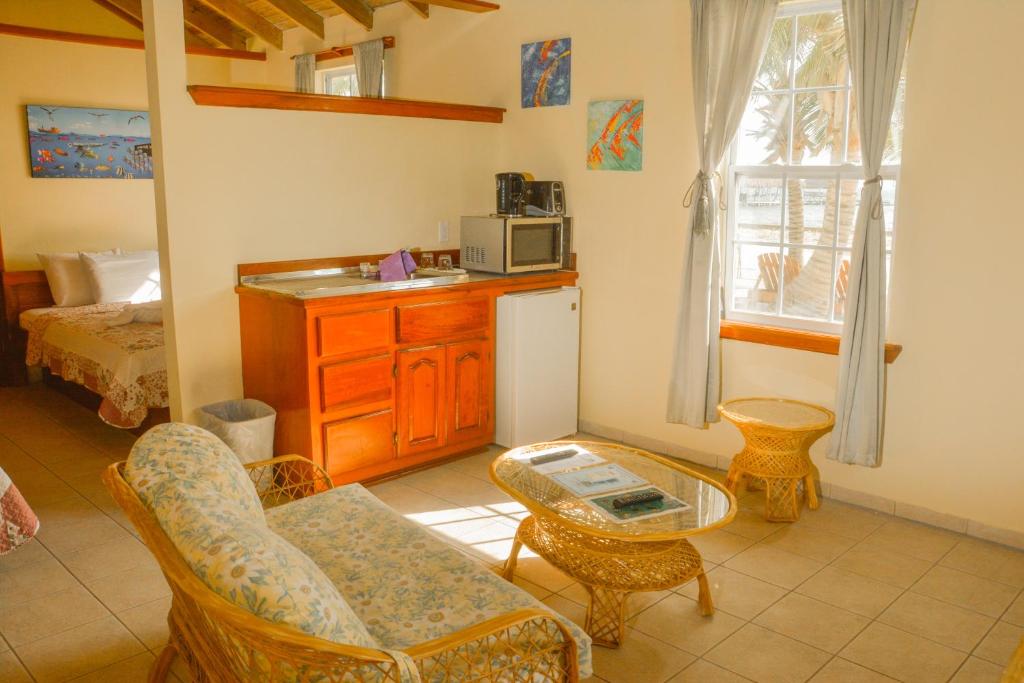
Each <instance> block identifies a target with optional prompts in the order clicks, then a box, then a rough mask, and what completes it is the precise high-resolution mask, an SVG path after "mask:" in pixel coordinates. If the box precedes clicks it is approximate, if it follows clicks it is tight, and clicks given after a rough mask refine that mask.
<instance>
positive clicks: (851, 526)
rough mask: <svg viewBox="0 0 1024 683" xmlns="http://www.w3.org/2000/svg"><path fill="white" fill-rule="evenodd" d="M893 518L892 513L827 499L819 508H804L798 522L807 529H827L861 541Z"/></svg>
mask: <svg viewBox="0 0 1024 683" xmlns="http://www.w3.org/2000/svg"><path fill="white" fill-rule="evenodd" d="M891 519H892V516H891V515H886V514H883V513H881V512H874V511H872V510H865V509H864V508H860V507H857V506H856V505H848V504H846V503H841V502H839V501H836V500H826V501H823V502H822V504H821V507H820V508H818V509H817V510H804V511H803V512H802V513H801V515H800V521H799V522H798V524H799V525H800V526H801V527H802V528H805V529H814V530H816V531H827V532H829V533H833V534H839V535H840V536H848V537H850V538H853V539H856V540H858V541H860V540H863V539H865V538H867V537H868V536H869V535H871V533H872V532H874V531H875V530H876V529H878V528H879V527H881V526H882V525H883V524H885V523H886V522H888V521H890V520H891Z"/></svg>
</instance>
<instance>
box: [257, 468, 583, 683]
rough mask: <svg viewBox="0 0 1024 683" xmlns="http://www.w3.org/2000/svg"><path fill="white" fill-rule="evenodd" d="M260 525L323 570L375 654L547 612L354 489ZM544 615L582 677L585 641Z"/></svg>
mask: <svg viewBox="0 0 1024 683" xmlns="http://www.w3.org/2000/svg"><path fill="white" fill-rule="evenodd" d="M267 523H268V524H269V525H270V528H271V529H273V530H274V531H276V532H277V533H278V534H280V535H281V536H283V537H284V538H285V539H287V540H289V541H290V542H291V543H293V544H294V545H295V546H296V547H298V548H299V549H300V550H302V551H303V552H304V553H306V554H307V555H308V556H309V557H311V558H312V559H313V560H314V561H315V562H316V563H317V564H318V565H319V566H320V568H321V569H323V570H324V572H325V573H326V574H327V576H329V577H330V579H331V580H332V581H333V582H334V585H335V586H337V588H338V590H339V591H340V592H341V593H342V595H343V596H344V598H345V599H346V601H347V602H348V603H349V605H351V607H352V609H353V611H354V612H355V613H356V615H357V616H358V617H359V618H360V619H361V620H362V622H363V623H364V624H365V625H366V628H367V630H368V631H369V632H370V634H371V635H372V636H373V638H374V639H375V640H376V641H377V642H378V643H380V645H381V647H386V648H394V649H406V648H409V647H412V646H414V645H419V644H422V643H425V642H427V641H429V640H433V639H435V638H440V637H442V636H446V635H449V634H451V633H453V632H455V631H458V630H461V629H464V628H467V627H469V626H472V625H474V624H479V623H481V622H483V621H486V620H488V619H491V618H494V617H498V616H500V615H502V614H507V613H509V612H512V611H515V610H517V609H523V608H539V609H542V610H545V611H550V610H548V609H547V608H546V607H545V606H544V605H543V604H541V603H540V602H538V601H537V600H535V599H534V598H533V597H532V596H531V595H529V594H528V593H526V592H525V591H522V590H520V589H519V588H517V587H516V586H513V585H512V584H510V583H508V582H507V581H504V580H503V579H501V578H500V577H498V576H497V575H496V574H494V573H492V572H490V571H488V570H487V569H485V568H483V567H481V566H479V565H478V564H476V563H475V562H473V561H472V560H470V559H469V558H467V557H465V556H464V555H462V553H460V552H458V551H457V550H455V549H454V548H452V547H451V546H449V545H448V544H447V543H445V542H443V541H441V540H440V539H437V538H435V537H433V536H432V535H430V534H429V533H428V532H426V531H425V530H424V529H423V528H422V527H420V526H419V525H417V524H416V523H414V522H412V521H409V520H407V519H405V518H404V517H402V516H401V515H400V514H398V513H397V512H395V511H394V510H392V509H391V508H389V507H388V506H387V505H385V504H384V503H383V502H381V501H380V500H379V499H377V498H376V497H375V496H374V495H372V494H371V493H370V492H369V491H367V490H366V489H365V488H363V487H362V486H360V485H358V484H351V485H349V486H343V487H340V488H336V489H332V490H330V491H327V492H325V493H320V494H317V495H315V496H312V497H310V498H304V499H301V500H298V501H295V502H292V503H288V504H286V505H283V506H281V507H277V508H274V509H272V510H268V511H267ZM551 614H552V616H554V617H555V618H556V619H558V620H559V621H560V622H561V623H562V624H564V625H565V626H566V627H567V628H568V630H569V632H570V633H571V634H572V637H573V640H575V641H576V645H577V651H578V654H579V659H580V662H579V663H580V676H581V678H586V677H587V676H589V675H590V670H591V666H590V638H589V637H588V636H587V635H586V634H585V633H583V631H582V630H581V629H580V628H579V627H578V626H576V625H575V624H573V623H572V622H570V621H568V620H566V619H564V618H562V617H561V616H559V615H557V614H555V613H554V612H551ZM524 637H528V636H527V635H524ZM559 637H560V636H559Z"/></svg>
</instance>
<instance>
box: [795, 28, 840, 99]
mask: <svg viewBox="0 0 1024 683" xmlns="http://www.w3.org/2000/svg"><path fill="white" fill-rule="evenodd" d="M847 63H848V62H847V58H846V37H845V36H844V34H843V15H842V12H822V13H820V14H806V15H804V16H801V17H799V21H798V22H797V43H796V87H798V88H817V87H822V86H829V85H833V86H835V85H846V72H847Z"/></svg>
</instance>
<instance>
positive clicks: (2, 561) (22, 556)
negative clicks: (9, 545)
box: [0, 539, 53, 572]
mask: <svg viewBox="0 0 1024 683" xmlns="http://www.w3.org/2000/svg"><path fill="white" fill-rule="evenodd" d="M52 557H53V556H52V555H51V554H50V551H49V550H47V549H46V546H44V545H43V544H42V543H40V542H39V541H37V540H36V539H32V540H30V541H28V542H27V543H23V544H21V545H20V546H18V547H17V548H15V549H14V550H12V551H11V552H9V553H7V554H6V555H0V572H6V571H14V570H15V569H20V568H21V567H24V566H25V565H29V564H35V563H36V562H42V561H43V560H48V559H52Z"/></svg>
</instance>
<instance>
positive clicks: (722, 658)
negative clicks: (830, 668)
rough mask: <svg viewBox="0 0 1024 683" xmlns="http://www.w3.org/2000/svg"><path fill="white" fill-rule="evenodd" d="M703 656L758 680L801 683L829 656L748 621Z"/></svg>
mask: <svg viewBox="0 0 1024 683" xmlns="http://www.w3.org/2000/svg"><path fill="white" fill-rule="evenodd" d="M704 658H705V659H707V660H708V661H710V662H712V663H713V664H717V665H718V666H721V667H724V668H726V669H729V670H730V671H733V672H735V673H738V674H740V675H741V676H746V677H747V678H749V679H751V680H752V681H758V683H789V682H791V681H792V682H794V683H798V682H799V683H802V682H803V681H806V680H808V679H809V678H810V677H811V676H813V675H814V674H815V673H817V671H818V670H819V669H820V668H821V667H822V666H824V664H825V663H826V662H827V661H828V660H829V659H830V655H829V654H827V653H825V652H823V651H821V650H819V649H817V648H814V647H811V646H810V645H806V644H804V643H801V642H798V641H796V640H793V639H792V638H787V637H786V636H783V635H781V634H778V633H775V632H774V631H769V630H768V629H766V628H762V627H760V626H757V625H755V624H747V625H746V626H744V627H743V628H741V629H740V630H739V631H737V632H736V633H734V634H733V635H731V636H729V637H728V638H727V639H726V640H725V641H723V642H722V643H720V644H719V645H718V646H716V647H715V648H714V649H713V650H711V652H709V653H708V654H707V655H705V657H704Z"/></svg>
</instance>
